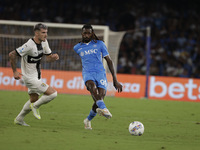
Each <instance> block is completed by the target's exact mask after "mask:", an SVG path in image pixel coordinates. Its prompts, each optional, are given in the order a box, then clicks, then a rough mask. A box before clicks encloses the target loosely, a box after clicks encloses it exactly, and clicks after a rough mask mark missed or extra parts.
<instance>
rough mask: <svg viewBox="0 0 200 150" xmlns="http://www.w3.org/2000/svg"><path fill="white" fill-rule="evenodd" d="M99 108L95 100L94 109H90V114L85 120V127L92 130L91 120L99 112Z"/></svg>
mask: <svg viewBox="0 0 200 150" xmlns="http://www.w3.org/2000/svg"><path fill="white" fill-rule="evenodd" d="M97 108H98V106H97V105H96V102H94V104H93V106H92V109H91V110H90V113H89V115H88V116H87V118H86V119H84V121H83V122H84V125H85V129H88V130H92V127H91V120H92V119H93V118H94V117H95V116H96V115H97V112H96V109H97Z"/></svg>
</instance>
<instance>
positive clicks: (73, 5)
mask: <svg viewBox="0 0 200 150" xmlns="http://www.w3.org/2000/svg"><path fill="white" fill-rule="evenodd" d="M198 6H199V5H198V1H197V0H195V1H187V0H179V1H174V0H173V1H172V0H158V1H156V0H151V1H150V0H149V1H148V0H140V1H136V0H124V1H119V0H113V1H111V0H101V1H94V0H82V1H81V0H73V1H71V0H68V1H66V0H57V1H55V0H54V1H53V0H43V1H24V2H23V1H21V0H15V1H13V0H0V19H2V20H22V21H38V22H58V23H73V24H84V23H91V24H93V25H108V26H109V27H110V29H111V30H113V31H124V30H134V29H138V28H145V27H147V26H150V27H151V68H150V74H151V75H159V76H174V77H190V78H200V72H199V70H200V62H199V60H200V40H199V39H200V12H199V8H198ZM145 38H146V35H145V33H142V32H139V33H136V32H135V33H127V34H126V35H125V36H124V38H123V40H122V43H121V46H120V51H119V58H118V69H117V71H118V73H126V74H145V71H146V66H145V60H146V58H145V49H146V48H145V43H146V40H145Z"/></svg>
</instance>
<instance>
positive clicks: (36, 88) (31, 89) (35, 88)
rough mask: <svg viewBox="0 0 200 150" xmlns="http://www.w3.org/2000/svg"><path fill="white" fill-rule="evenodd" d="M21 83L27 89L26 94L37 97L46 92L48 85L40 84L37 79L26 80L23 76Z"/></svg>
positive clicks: (39, 80) (40, 81)
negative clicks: (33, 94)
mask: <svg viewBox="0 0 200 150" xmlns="http://www.w3.org/2000/svg"><path fill="white" fill-rule="evenodd" d="M22 78H23V81H24V83H25V85H26V87H27V88H28V94H31V93H37V94H38V95H40V94H42V93H44V92H46V90H47V89H48V87H49V85H48V84H46V83H44V82H42V80H41V79H37V78H26V77H25V76H23V77H22Z"/></svg>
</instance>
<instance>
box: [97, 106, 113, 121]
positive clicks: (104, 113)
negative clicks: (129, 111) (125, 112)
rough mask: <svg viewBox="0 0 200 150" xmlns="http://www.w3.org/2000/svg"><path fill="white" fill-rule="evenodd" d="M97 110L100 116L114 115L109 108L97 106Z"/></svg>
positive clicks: (108, 117) (109, 116)
mask: <svg viewBox="0 0 200 150" xmlns="http://www.w3.org/2000/svg"><path fill="white" fill-rule="evenodd" d="M96 111H97V113H98V114H99V115H100V116H104V117H106V118H107V119H110V118H111V117H112V114H111V113H110V112H109V110H108V109H107V108H104V109H101V108H97V109H96Z"/></svg>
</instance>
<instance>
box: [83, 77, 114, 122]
mask: <svg viewBox="0 0 200 150" xmlns="http://www.w3.org/2000/svg"><path fill="white" fill-rule="evenodd" d="M98 86H100V85H99V84H98ZM105 86H106V85H105V84H104V85H101V86H100V87H99V88H97V87H96V84H95V83H94V82H93V81H91V80H89V81H87V82H86V87H87V89H88V90H89V91H90V93H91V95H92V97H93V99H94V100H95V102H96V105H97V106H98V108H97V109H96V111H97V113H98V114H99V115H101V116H105V117H106V118H108V119H110V118H111V117H112V114H111V113H110V112H109V110H108V109H107V108H106V105H105V103H104V101H103V99H104V97H105V94H106V90H105V88H106V87H105ZM101 87H104V88H101Z"/></svg>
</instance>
